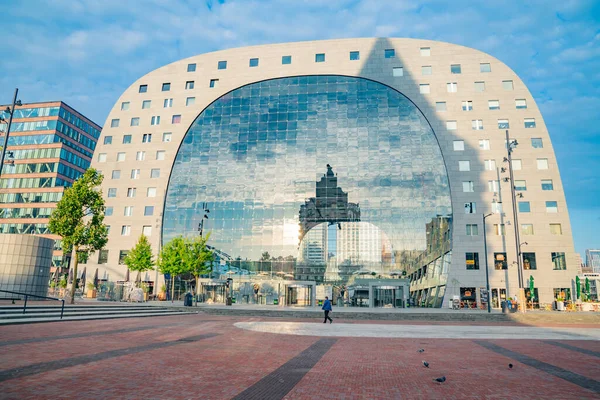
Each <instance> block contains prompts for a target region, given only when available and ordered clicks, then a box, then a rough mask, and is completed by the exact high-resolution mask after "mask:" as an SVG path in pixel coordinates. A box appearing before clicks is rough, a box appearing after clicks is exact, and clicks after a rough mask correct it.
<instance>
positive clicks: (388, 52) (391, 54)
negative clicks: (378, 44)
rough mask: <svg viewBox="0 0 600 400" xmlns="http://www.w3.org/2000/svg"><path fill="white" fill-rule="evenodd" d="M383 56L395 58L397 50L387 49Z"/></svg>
mask: <svg viewBox="0 0 600 400" xmlns="http://www.w3.org/2000/svg"><path fill="white" fill-rule="evenodd" d="M383 55H384V57H385V58H394V57H396V50H394V49H385V50H384V51H383Z"/></svg>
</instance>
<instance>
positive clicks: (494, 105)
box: [435, 99, 527, 112]
mask: <svg viewBox="0 0 600 400" xmlns="http://www.w3.org/2000/svg"><path fill="white" fill-rule="evenodd" d="M461 108H462V110H463V111H473V101H471V100H465V101H463V102H462V103H461ZM515 108H516V109H517V110H524V109H527V100H525V99H516V100H515ZM488 109H489V110H499V109H500V101H499V100H488ZM435 110H436V111H439V112H444V111H448V108H447V106H446V102H445V101H438V102H436V103H435Z"/></svg>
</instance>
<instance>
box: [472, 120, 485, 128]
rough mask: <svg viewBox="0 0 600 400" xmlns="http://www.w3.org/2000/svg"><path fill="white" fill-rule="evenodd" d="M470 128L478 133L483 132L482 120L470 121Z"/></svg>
mask: <svg viewBox="0 0 600 400" xmlns="http://www.w3.org/2000/svg"><path fill="white" fill-rule="evenodd" d="M471 128H473V129H474V130H476V131H480V130H483V120H481V119H474V120H472V121H471Z"/></svg>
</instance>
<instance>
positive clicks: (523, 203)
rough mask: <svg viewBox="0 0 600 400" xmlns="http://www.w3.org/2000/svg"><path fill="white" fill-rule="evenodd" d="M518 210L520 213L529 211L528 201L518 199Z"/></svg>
mask: <svg viewBox="0 0 600 400" xmlns="http://www.w3.org/2000/svg"><path fill="white" fill-rule="evenodd" d="M519 212H520V213H528V212H531V205H530V204H529V202H528V201H520V202H519Z"/></svg>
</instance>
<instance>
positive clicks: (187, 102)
mask: <svg viewBox="0 0 600 400" xmlns="http://www.w3.org/2000/svg"><path fill="white" fill-rule="evenodd" d="M195 103H196V98H195V97H188V98H187V99H185V106H186V107H188V106H192V105H194V104H195Z"/></svg>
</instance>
